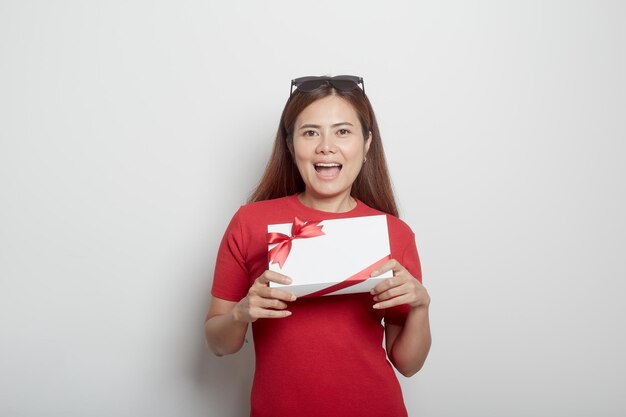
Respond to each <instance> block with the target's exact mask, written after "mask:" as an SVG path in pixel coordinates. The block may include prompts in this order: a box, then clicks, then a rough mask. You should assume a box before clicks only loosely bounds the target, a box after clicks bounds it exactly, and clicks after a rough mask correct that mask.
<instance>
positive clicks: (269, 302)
mask: <svg viewBox="0 0 626 417" xmlns="http://www.w3.org/2000/svg"><path fill="white" fill-rule="evenodd" d="M254 304H255V306H256V307H260V308H263V309H271V308H272V309H275V310H284V309H286V308H287V303H285V302H284V301H281V300H278V299H275V298H274V299H271V298H262V297H258V298H257V299H256V300H255V301H254Z"/></svg>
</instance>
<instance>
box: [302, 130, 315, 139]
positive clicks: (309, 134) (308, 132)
mask: <svg viewBox="0 0 626 417" xmlns="http://www.w3.org/2000/svg"><path fill="white" fill-rule="evenodd" d="M316 135H317V132H316V131H315V130H311V129H309V130H305V131H304V132H302V136H305V137H313V136H316Z"/></svg>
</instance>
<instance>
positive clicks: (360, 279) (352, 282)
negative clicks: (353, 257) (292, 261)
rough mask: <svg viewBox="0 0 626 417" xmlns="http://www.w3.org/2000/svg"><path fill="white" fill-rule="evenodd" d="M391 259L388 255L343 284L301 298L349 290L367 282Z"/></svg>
mask: <svg viewBox="0 0 626 417" xmlns="http://www.w3.org/2000/svg"><path fill="white" fill-rule="evenodd" d="M390 259H391V255H387V256H385V257H384V258H382V259H380V260H378V261H376V262H374V263H373V264H371V265H370V266H368V267H367V268H365V269H363V270H361V271H359V272H357V273H356V274H354V275H352V276H351V277H348V278H346V279H344V280H343V281H341V282H338V283H336V284H334V285H331V286H330V287H326V288H322V289H321V290H319V291H315V292H312V293H311V294H307V295H305V296H303V297H300V298H309V297H319V296H321V295H326V294H331V293H333V292H335V291H339V290H342V289H344V288H348V287H351V286H353V285H356V284H358V283H361V282H363V281H366V280H368V279H369V278H370V274H371V273H372V271H373V270H375V269H376V268H378V267H379V266H381V265H382V264H384V263H385V262H387V261H388V260H390Z"/></svg>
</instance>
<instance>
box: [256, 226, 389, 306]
mask: <svg viewBox="0 0 626 417" xmlns="http://www.w3.org/2000/svg"><path fill="white" fill-rule="evenodd" d="M294 225H295V226H294ZM299 230H300V231H302V232H303V233H298V231H299ZM267 231H268V238H269V236H270V235H272V236H273V237H274V238H275V240H274V242H277V243H271V244H269V245H268V250H269V251H270V255H269V258H270V260H269V269H270V270H272V271H276V272H279V273H281V274H283V275H286V276H288V277H290V278H291V279H292V283H291V284H290V285H283V284H276V283H273V282H271V283H270V286H271V287H275V288H285V289H286V290H288V291H290V292H292V293H293V294H295V295H296V296H298V297H301V296H311V297H312V296H320V295H338V294H350V293H357V292H369V290H371V289H372V288H374V287H375V286H376V285H377V284H379V283H380V282H381V281H383V280H384V279H386V278H389V277H391V276H393V272H392V271H387V272H385V273H384V274H382V275H379V276H377V277H374V278H370V277H369V276H370V274H371V272H372V271H373V270H374V269H376V267H378V266H380V265H382V264H384V263H385V262H386V261H388V260H389V259H390V258H391V250H390V247H389V233H388V230H387V217H386V216H385V215H379V216H366V217H351V218H345V219H334V220H322V221H318V222H313V221H310V222H304V221H302V220H300V219H297V218H296V219H294V223H284V224H271V225H268V226H267ZM268 241H269V240H268ZM290 245H291V248H289V246H290ZM277 246H280V247H278V248H277ZM272 251H273V252H272ZM277 253H278V254H279V255H281V254H282V256H276V254H277ZM272 259H273V261H272Z"/></svg>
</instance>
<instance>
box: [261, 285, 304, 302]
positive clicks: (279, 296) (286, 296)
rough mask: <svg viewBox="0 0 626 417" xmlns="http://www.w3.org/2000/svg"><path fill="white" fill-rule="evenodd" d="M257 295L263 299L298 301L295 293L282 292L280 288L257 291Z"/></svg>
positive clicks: (266, 288)
mask: <svg viewBox="0 0 626 417" xmlns="http://www.w3.org/2000/svg"><path fill="white" fill-rule="evenodd" d="M257 294H258V295H259V296H260V297H263V298H268V299H276V300H283V301H296V298H297V297H296V296H295V295H294V294H293V293H290V292H289V291H285V290H281V289H279V288H270V287H263V288H259V289H258V291H257Z"/></svg>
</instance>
